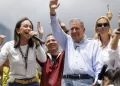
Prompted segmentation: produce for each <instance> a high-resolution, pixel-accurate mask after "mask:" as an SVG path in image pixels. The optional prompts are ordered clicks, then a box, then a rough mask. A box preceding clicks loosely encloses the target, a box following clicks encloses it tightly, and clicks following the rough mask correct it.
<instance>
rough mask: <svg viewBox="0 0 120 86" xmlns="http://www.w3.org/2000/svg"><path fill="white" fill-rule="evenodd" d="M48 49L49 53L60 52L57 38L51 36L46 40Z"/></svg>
mask: <svg viewBox="0 0 120 86" xmlns="http://www.w3.org/2000/svg"><path fill="white" fill-rule="evenodd" d="M45 44H46V47H47V49H48V52H52V51H57V50H58V46H59V45H58V42H57V41H56V40H55V38H54V37H53V36H52V35H50V36H48V37H47V38H46V42H45Z"/></svg>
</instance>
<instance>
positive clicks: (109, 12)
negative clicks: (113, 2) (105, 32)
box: [106, 5, 113, 20]
mask: <svg viewBox="0 0 120 86" xmlns="http://www.w3.org/2000/svg"><path fill="white" fill-rule="evenodd" d="M106 16H107V18H108V19H109V20H111V19H112V17H113V14H112V12H111V10H110V8H109V5H107V12H106Z"/></svg>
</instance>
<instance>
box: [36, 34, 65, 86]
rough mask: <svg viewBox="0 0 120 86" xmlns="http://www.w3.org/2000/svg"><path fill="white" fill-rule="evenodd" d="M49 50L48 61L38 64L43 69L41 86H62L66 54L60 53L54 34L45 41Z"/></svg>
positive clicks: (47, 53)
mask: <svg viewBox="0 0 120 86" xmlns="http://www.w3.org/2000/svg"><path fill="white" fill-rule="evenodd" d="M45 45H46V48H47V52H46V55H47V61H46V62H45V63H41V62H40V61H39V60H37V61H38V63H39V64H40V66H41V67H42V76H41V84H40V86H61V79H62V73H63V65H64V52H62V53H60V52H59V44H58V42H57V41H56V40H55V38H54V36H53V35H52V34H49V35H47V37H46V40H45Z"/></svg>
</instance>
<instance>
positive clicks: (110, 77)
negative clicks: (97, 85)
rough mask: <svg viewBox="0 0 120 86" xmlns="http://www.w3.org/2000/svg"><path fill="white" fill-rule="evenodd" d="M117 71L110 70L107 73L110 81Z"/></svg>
mask: <svg viewBox="0 0 120 86" xmlns="http://www.w3.org/2000/svg"><path fill="white" fill-rule="evenodd" d="M114 72H115V70H113V69H109V70H107V71H106V72H105V74H104V76H106V77H108V79H109V80H112V78H113V76H114Z"/></svg>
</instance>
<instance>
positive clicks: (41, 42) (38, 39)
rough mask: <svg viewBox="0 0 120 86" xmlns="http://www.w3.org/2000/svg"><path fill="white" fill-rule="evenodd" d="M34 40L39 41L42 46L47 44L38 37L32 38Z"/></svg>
mask: <svg viewBox="0 0 120 86" xmlns="http://www.w3.org/2000/svg"><path fill="white" fill-rule="evenodd" d="M32 38H33V39H35V40H37V41H39V42H40V44H45V42H43V41H42V40H41V39H40V38H38V37H36V36H34V35H33V36H32Z"/></svg>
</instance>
